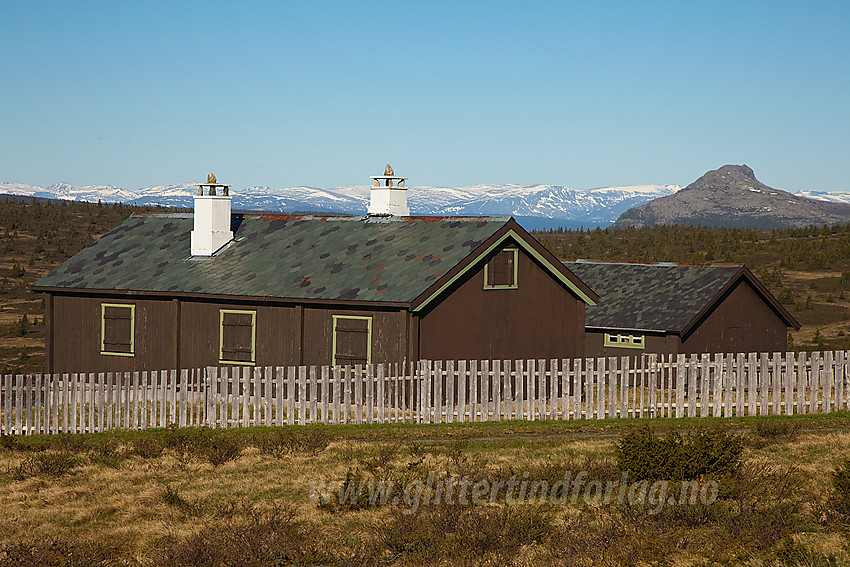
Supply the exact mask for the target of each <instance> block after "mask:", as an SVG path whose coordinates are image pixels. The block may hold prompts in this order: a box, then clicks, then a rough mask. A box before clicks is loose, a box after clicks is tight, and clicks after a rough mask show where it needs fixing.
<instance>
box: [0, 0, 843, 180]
mask: <svg viewBox="0 0 850 567" xmlns="http://www.w3.org/2000/svg"><path fill="white" fill-rule="evenodd" d="M848 30H850V2H846V1H840V2H839V1H836V2H818V1H814V2H781V1H777V2H755V1H753V2H746V1H738V2H723V1H705V2H649V1H643V2H604V1H598V2H523V3H520V2H434V1H430V2H353V1H352V2H306V1H305V2H250V1H247V2H239V3H238V4H237V3H235V2H234V3H229V2H131V1H126V2H114V1H110V2H85V1H80V0H77V1H74V2H65V1H62V2H43V1H41V2H40V1H37V0H34V1H12V0H0V51H2V53H3V56H2V58H0V103H2V104H0V180H2V181H9V182H16V183H28V184H33V185H50V184H52V183H56V182H59V181H65V182H69V183H74V184H78V185H88V184H110V185H117V186H120V187H124V188H127V189H136V188H140V187H147V186H152V185H160V184H170V183H179V182H185V181H192V180H201V179H203V178H205V176H206V173H208V172H209V171H214V172H215V173H216V175H217V176H218V178H219V180H220V181H222V182H227V183H232V184H233V185H234V186H235V187H237V188H238V187H246V186H252V185H268V186H271V187H286V186H294V185H311V186H316V187H332V186H336V185H344V184H364V183H368V182H369V179H368V177H369V175H375V174H379V173H381V172H382V170H383V165H384V164H385V163H387V162H389V163H391V164H392V165H393V167H394V168H395V171H396V173H399V174H402V175H407V176H410V178H411V179H410V184H411V185H438V186H463V185H472V184H476V183H523V184H533V183H552V184H558V185H566V186H569V187H573V188H577V189H587V188H592V187H599V186H605V185H629V184H643V183H677V184H680V185H686V184H688V183H690V182H691V181H693V180H694V179H696V178H698V177H699V176H700V175H702V174H703V173H704V172H705V171H707V170H709V169H715V168H717V167H720V166H722V165H724V164H726V163H736V164H738V163H746V164H747V165H749V166H750V167H752V168H753V169H754V170H755V172H756V175H757V176H758V177H759V179H760V180H761V181H763V182H764V183H767V184H768V185H771V186H773V187H776V188H779V189H786V190H790V191H798V190H801V189H813V190H848V191H850V31H848Z"/></svg>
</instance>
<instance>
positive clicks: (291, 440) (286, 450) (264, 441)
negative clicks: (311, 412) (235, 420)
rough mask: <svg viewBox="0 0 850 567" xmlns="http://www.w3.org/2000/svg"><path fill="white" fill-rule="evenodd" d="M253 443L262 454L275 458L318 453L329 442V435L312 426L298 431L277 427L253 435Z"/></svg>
mask: <svg viewBox="0 0 850 567" xmlns="http://www.w3.org/2000/svg"><path fill="white" fill-rule="evenodd" d="M253 444H254V445H255V446H256V447H257V448H258V449H260V451H261V452H262V453H263V454H264V455H272V456H274V457H277V458H281V457H284V456H286V455H292V454H295V453H306V454H308V455H318V454H319V453H321V452H322V451H324V450H325V449H326V448H327V446H328V445H329V444H330V437H329V436H328V434H327V433H325V432H324V431H321V430H319V429H314V428H309V429H302V430H300V431H293V430H292V429H289V428H278V429H275V430H273V431H269V432H264V433H263V434H262V435H260V436H256V437H254V439H253Z"/></svg>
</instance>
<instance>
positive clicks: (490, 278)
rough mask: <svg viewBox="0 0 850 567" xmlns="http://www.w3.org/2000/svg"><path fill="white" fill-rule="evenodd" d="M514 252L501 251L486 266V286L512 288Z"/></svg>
mask: <svg viewBox="0 0 850 567" xmlns="http://www.w3.org/2000/svg"><path fill="white" fill-rule="evenodd" d="M515 262H516V250H502V251H501V252H499V253H498V254H496V255H495V256H494V257H493V259H492V260H490V263H489V264H488V265H487V285H488V286H513V285H516V281H515V280H514V263H515Z"/></svg>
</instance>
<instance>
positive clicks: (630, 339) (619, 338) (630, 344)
mask: <svg viewBox="0 0 850 567" xmlns="http://www.w3.org/2000/svg"><path fill="white" fill-rule="evenodd" d="M605 346H607V347H619V348H637V349H643V348H646V336H645V335H637V334H629V333H605Z"/></svg>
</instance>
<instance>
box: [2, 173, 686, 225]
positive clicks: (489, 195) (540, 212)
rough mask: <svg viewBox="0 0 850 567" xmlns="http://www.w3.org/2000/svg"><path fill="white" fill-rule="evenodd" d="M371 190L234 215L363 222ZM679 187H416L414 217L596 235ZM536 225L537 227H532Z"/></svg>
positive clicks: (249, 191)
mask: <svg viewBox="0 0 850 567" xmlns="http://www.w3.org/2000/svg"><path fill="white" fill-rule="evenodd" d="M370 188H371V187H370V186H369V185H347V186H341V187H334V188H332V189H321V188H315V187H288V188H285V189H271V188H269V187H248V188H244V189H241V188H234V189H233V190H232V195H233V207H234V209H242V210H262V211H279V212H294V211H316V212H338V213H349V214H366V208H367V205H368V203H369V190H370ZM679 189H680V187H679V186H678V185H633V186H624V187H600V188H596V189H588V190H577V189H570V188H568V187H564V186H561V185H516V184H498V185H496V184H494V185H474V186H471V187H427V186H411V187H409V188H408V199H409V204H410V209H411V213H412V214H417V215H452V216H458V215H494V216H500V215H511V216H514V217H517V218H524V219H526V220H527V221H528V222H527V223H525V224H526V226H529V225H530V226H533V227H535V228H537V227H538V226H546V225H547V223H546V221H547V219H551V220H557V221H570V222H562V223H555V224H552V223H549V225H551V226H557V225H558V224H561V225H566V226H570V223H572V224H574V225H575V227H576V228H577V227H578V226H579V224H582V225H583V226H585V227H589V228H593V227H595V226H607V225H609V224H611V223H612V222H614V221H615V220H616V219H617V217H619V216H620V214H621V213H622V212H624V211H625V210H627V209H629V208H630V207H634V206H636V205H640V204H643V203H645V202H647V201H649V200H651V199H653V198H656V197H660V196H663V195H670V194H673V193H675V192H676V191H678V190H679ZM196 190H197V189H196V187H195V185H194V184H193V183H181V184H175V185H166V186H157V187H148V188H144V189H138V190H135V191H128V190H126V189H121V188H119V187H113V186H110V185H95V186H85V187H80V186H76V185H70V184H67V183H57V184H55V185H51V186H50V187H46V188H42V187H36V186H31V185H23V184H14V183H4V182H0V194H2V193H6V194H17V195H26V196H32V197H43V198H50V199H68V200H77V201H94V202H96V201H98V200H101V201H103V202H122V203H127V204H135V205H163V206H169V207H184V208H190V207H192V195H194V194H195V191H196ZM535 223H536V225H537V226H534V225H535Z"/></svg>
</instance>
